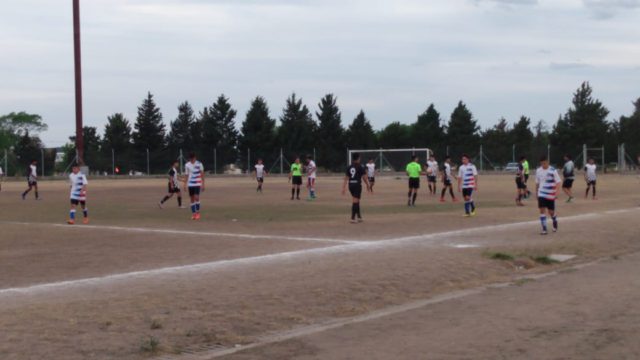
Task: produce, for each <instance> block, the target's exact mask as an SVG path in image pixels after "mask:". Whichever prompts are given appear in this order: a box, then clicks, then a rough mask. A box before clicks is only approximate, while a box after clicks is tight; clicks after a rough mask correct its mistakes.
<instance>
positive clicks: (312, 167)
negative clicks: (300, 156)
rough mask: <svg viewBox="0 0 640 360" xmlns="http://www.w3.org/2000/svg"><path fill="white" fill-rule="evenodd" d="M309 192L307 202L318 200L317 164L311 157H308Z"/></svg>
mask: <svg viewBox="0 0 640 360" xmlns="http://www.w3.org/2000/svg"><path fill="white" fill-rule="evenodd" d="M306 168H307V190H308V191H309V197H308V198H307V200H310V201H311V200H315V199H316V170H318V169H317V168H316V162H315V161H313V157H312V156H311V155H307V166H306Z"/></svg>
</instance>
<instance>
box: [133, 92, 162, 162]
mask: <svg viewBox="0 0 640 360" xmlns="http://www.w3.org/2000/svg"><path fill="white" fill-rule="evenodd" d="M134 129H135V132H134V133H133V147H134V150H135V152H136V154H137V156H136V159H135V160H136V161H135V163H136V166H137V168H138V170H141V171H146V166H147V159H146V153H147V149H148V150H149V155H150V156H149V158H150V168H151V171H152V172H153V171H156V170H159V169H164V168H165V167H166V164H165V163H166V161H167V159H165V158H164V156H163V155H164V154H163V153H162V152H163V150H164V149H165V124H164V123H163V122H162V113H161V112H160V109H159V108H158V106H156V103H155V101H154V100H153V95H151V92H149V93H148V94H147V98H146V99H144V100H143V101H142V105H140V106H139V107H138V116H137V118H136V123H135V124H134Z"/></svg>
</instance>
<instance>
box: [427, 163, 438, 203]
mask: <svg viewBox="0 0 640 360" xmlns="http://www.w3.org/2000/svg"><path fill="white" fill-rule="evenodd" d="M437 180H438V162H437V161H436V158H435V157H434V156H433V155H431V156H429V160H427V184H429V195H435V194H436V183H437Z"/></svg>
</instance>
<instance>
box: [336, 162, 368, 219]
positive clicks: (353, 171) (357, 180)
mask: <svg viewBox="0 0 640 360" xmlns="http://www.w3.org/2000/svg"><path fill="white" fill-rule="evenodd" d="M366 173H367V171H366V170H365V168H364V167H363V166H362V165H361V164H360V154H358V153H355V154H352V155H351V165H350V166H349V167H348V168H347V171H346V173H345V176H344V182H343V183H342V195H345V194H346V190H347V184H348V185H349V193H351V199H352V200H351V223H352V224H356V223H359V222H362V221H363V220H362V214H361V213H360V198H361V197H362V181H364V183H365V185H366V186H367V191H369V192H371V184H370V183H369V179H368V178H367V176H366ZM356 217H357V219H356Z"/></svg>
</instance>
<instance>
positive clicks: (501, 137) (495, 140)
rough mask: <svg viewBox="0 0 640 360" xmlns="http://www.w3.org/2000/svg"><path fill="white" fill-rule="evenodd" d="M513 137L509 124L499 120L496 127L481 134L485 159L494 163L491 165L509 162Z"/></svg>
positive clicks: (502, 119) (504, 120)
mask: <svg viewBox="0 0 640 360" xmlns="http://www.w3.org/2000/svg"><path fill="white" fill-rule="evenodd" d="M512 144H513V137H512V136H511V130H510V129H509V123H508V122H507V120H506V119H505V118H501V119H500V120H499V121H498V123H497V124H496V125H494V126H493V127H492V128H490V129H489V130H486V131H484V132H482V146H483V152H484V154H485V156H487V158H489V159H491V161H494V162H495V163H493V164H492V165H500V164H501V163H503V162H506V161H509V160H511V155H512V154H511V152H512Z"/></svg>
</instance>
